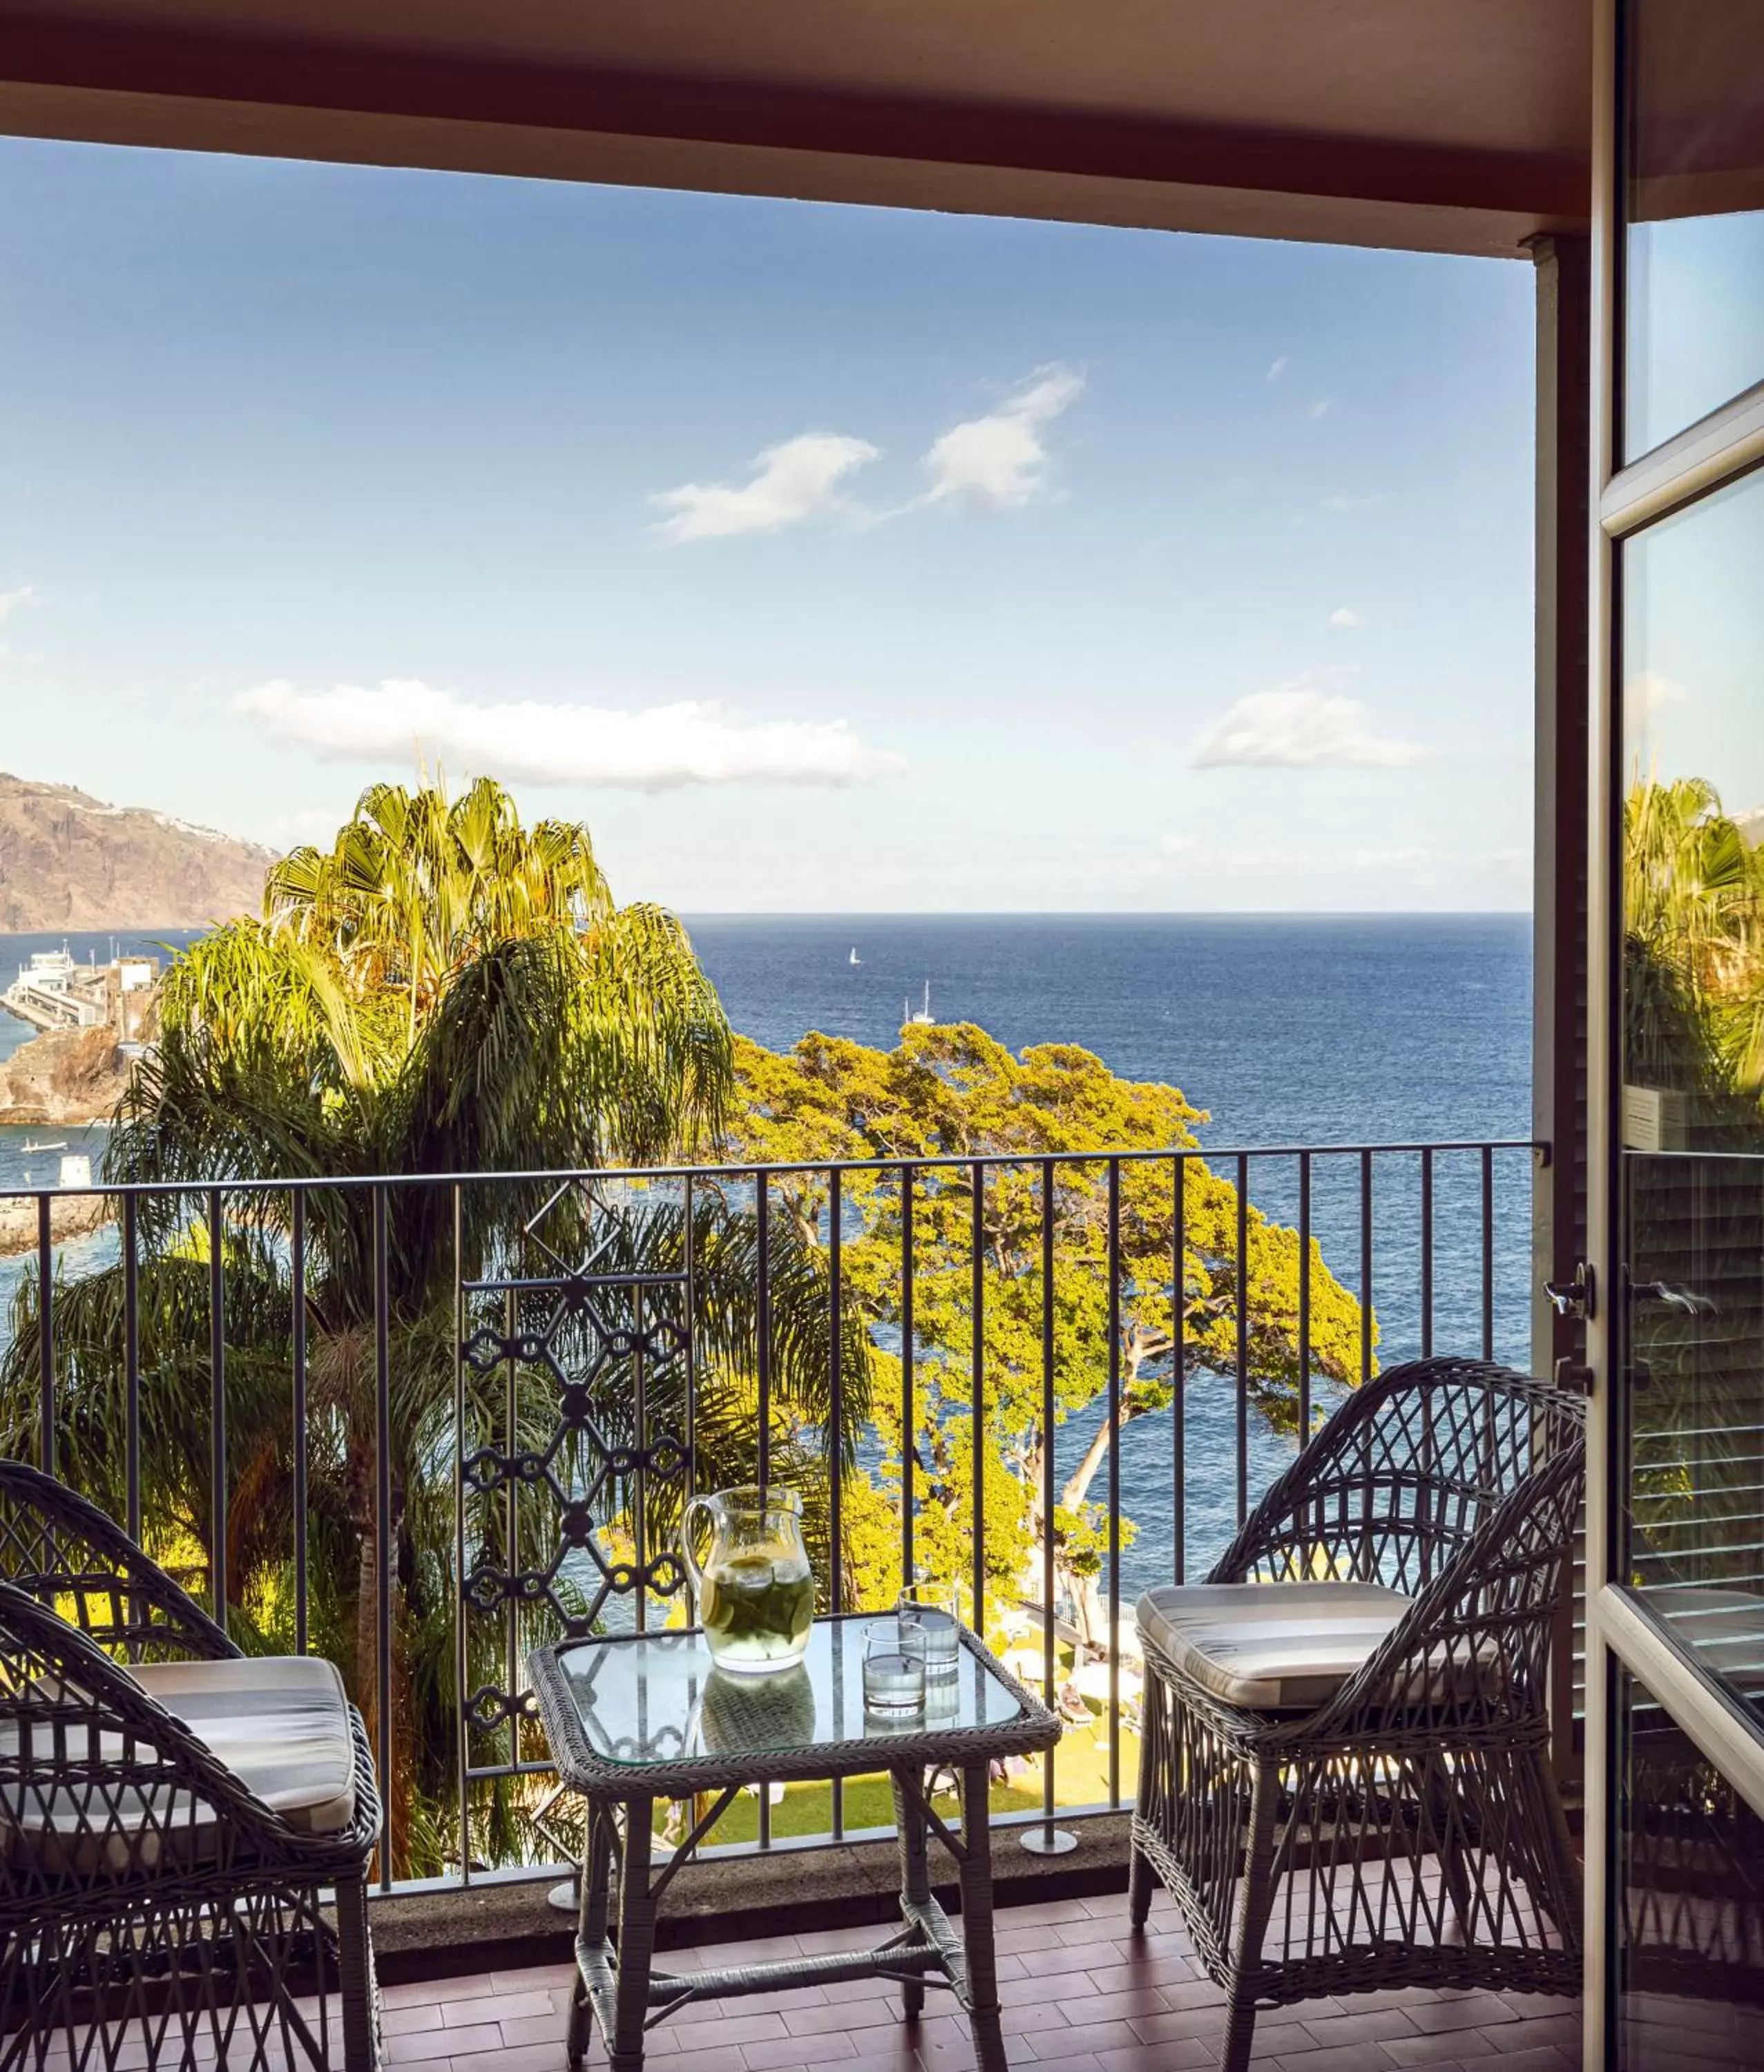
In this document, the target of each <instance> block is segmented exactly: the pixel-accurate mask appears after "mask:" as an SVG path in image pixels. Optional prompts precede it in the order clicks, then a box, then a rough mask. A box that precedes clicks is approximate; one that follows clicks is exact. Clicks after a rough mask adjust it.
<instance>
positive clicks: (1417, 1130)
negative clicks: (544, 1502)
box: [0, 915, 1531, 1592]
mask: <svg viewBox="0 0 1764 2072" xmlns="http://www.w3.org/2000/svg"><path fill="white" fill-rule="evenodd" d="M689 926H690V927H691V930H692V934H693V941H694V943H696V945H697V949H698V952H699V954H700V956H701V958H702V960H703V961H704V964H705V968H706V969H707V970H708V971H709V973H710V975H711V976H712V978H713V980H715V981H716V984H717V985H718V989H719V991H720V992H721V993H722V999H723V1002H724V1005H725V1006H726V1009H727V1010H728V1013H729V1016H730V1020H731V1021H732V1022H734V1026H736V1028H738V1030H742V1032H743V1033H744V1034H746V1035H749V1036H751V1037H753V1038H755V1039H756V1040H758V1041H759V1042H762V1043H764V1044H766V1045H767V1046H770V1047H772V1048H780V1047H784V1046H788V1045H789V1044H791V1043H792V1042H796V1040H797V1039H798V1038H800V1037H801V1036H802V1035H803V1034H805V1033H806V1032H807V1031H808V1030H812V1029H817V1030H822V1031H824V1032H825V1033H827V1034H834V1035H841V1036H847V1037H851V1038H855V1039H856V1040H857V1041H859V1042H866V1043H870V1044H874V1045H878V1046H891V1045H892V1044H893V1043H894V1042H895V1040H896V1039H897V1037H898V1031H899V1028H900V1025H901V1022H902V1018H903V1007H905V1008H907V1009H911V1010H916V1009H918V1008H919V1006H920V1005H921V1003H922V1001H923V998H924V992H925V988H926V987H927V985H928V986H929V987H930V991H931V1011H932V1013H933V1014H934V1015H935V1017H936V1019H937V1020H938V1021H940V1022H957V1021H963V1022H977V1023H979V1024H980V1025H981V1026H982V1027H984V1028H985V1029H987V1030H989V1031H990V1032H991V1033H992V1034H993V1035H994V1036H996V1037H997V1038H999V1039H1000V1040H1001V1042H1005V1043H1006V1044H1008V1045H1009V1046H1012V1047H1013V1048H1021V1047H1022V1046H1026V1045H1029V1044H1034V1043H1044V1042H1071V1043H1079V1044H1082V1045H1083V1046H1084V1047H1085V1048H1087V1049H1088V1050H1093V1051H1094V1052H1096V1054H1097V1055H1098V1056H1099V1057H1100V1058H1101V1059H1102V1060H1103V1061H1104V1063H1105V1064H1106V1065H1108V1067H1109V1068H1110V1069H1111V1070H1112V1071H1115V1072H1116V1073H1119V1074H1121V1075H1125V1076H1128V1077H1130V1078H1133V1079H1157V1080H1162V1081H1166V1082H1168V1083H1172V1084H1174V1085H1176V1086H1178V1087H1181V1089H1182V1091H1183V1093H1184V1094H1185V1095H1186V1096H1187V1097H1188V1099H1189V1100H1190V1103H1191V1104H1193V1105H1194V1106H1195V1107H1196V1108H1201V1109H1203V1110H1205V1111H1206V1112H1207V1115H1208V1116H1209V1118H1210V1120H1208V1121H1207V1122H1206V1123H1205V1124H1203V1125H1202V1126H1201V1128H1200V1130H1199V1136H1200V1139H1201V1141H1202V1142H1203V1145H1207V1147H1209V1148H1210V1149H1213V1148H1217V1149H1226V1148H1230V1149H1237V1148H1240V1147H1243V1148H1249V1147H1256V1146H1280V1145H1365V1144H1375V1143H1416V1142H1421V1141H1449V1140H1460V1139H1484V1138H1511V1139H1517V1140H1523V1139H1524V1138H1526V1137H1528V1135H1529V1133H1530V1128H1531V1122H1530V1102H1531V967H1530V957H1531V923H1530V920H1529V918H1528V917H1527V916H1524V915H1468V916H1465V915H1453V916H1445V917H1435V916H1427V917H1415V916H1404V915H1388V916H1371V917H1368V916H1353V917H1341V918H1331V917H1314V916H1306V917H1303V918H1294V917H1284V916H1269V917H1253V916H1252V917H1243V916H1228V917H1227V916H1221V917H1207V916H1199V917H1197V916H1178V915H1170V916H1162V915H1159V916H1121V917H1111V916H1065V915H1049V916H1034V915H1022V916H1018V915H1009V916H1001V915H965V916H964V915H954V916H943V915H937V916H927V915H863V916H861V917H858V918H841V917H838V916H824V915H817V916H812V917H799V916H789V917H775V916H767V915H750V916H727V915H716V916H711V915H706V916H702V917H700V918H697V919H690V917H689ZM62 939H63V938H61V937H60V936H55V937H48V936H35V937H20V936H12V937H6V936H0V972H4V973H6V976H7V977H8V978H10V972H11V968H12V967H13V966H14V965H16V964H19V963H20V962H22V961H23V960H24V959H25V958H26V957H27V956H28V955H29V954H30V953H31V952H32V951H33V950H36V949H44V948H52V947H56V946H58V945H59V944H60V942H61V940H62ZM169 939H171V941H172V942H174V943H177V942H181V941H183V940H185V939H187V938H184V937H182V936H171V937H170V938H169ZM112 940H113V939H112V938H111V937H109V936H108V935H105V936H93V935H79V936H72V937H68V938H67V941H68V947H69V948H70V949H72V952H74V954H75V955H76V956H79V957H80V958H82V959H83V958H84V957H85V956H87V955H88V954H91V953H95V954H96V955H97V956H98V957H99V959H100V960H103V959H104V958H105V957H106V956H108V955H109V952H110V944H111V942H112ZM157 941H158V939H157V938H154V937H153V936H152V935H147V936H144V937H134V938H126V939H121V941H120V942H119V947H123V948H146V949H149V950H151V949H153V948H154V947H155V944H156V942H157ZM853 949H855V950H856V951H857V956H858V960H859V961H858V962H857V964H855V965H854V964H852V962H851V961H850V958H851V952H852V951H853ZM30 1033H31V1032H30V1031H29V1030H27V1029H26V1028H25V1027H24V1026H23V1025H22V1024H20V1023H18V1022H13V1021H11V1020H10V1018H9V1017H6V1016H4V1015H3V1014H0V1057H3V1056H5V1055H6V1054H7V1053H8V1052H9V1051H10V1050H11V1049H12V1048H13V1047H14V1046H15V1044H16V1043H17V1042H21V1041H23V1040H24V1038H26V1037H27V1036H28V1035H29V1034H30ZM62 1138H65V1139H66V1140H67V1141H68V1148H69V1149H70V1150H78V1149H93V1150H94V1151H99V1152H101V1146H102V1141H103V1133H101V1132H97V1131H94V1132H85V1133H82V1132H78V1131H64V1130H59V1129H57V1130H52V1131H44V1130H19V1129H0V1188H3V1187H5V1186H8V1185H12V1186H19V1185H24V1184H30V1183H31V1182H35V1184H38V1185H41V1184H43V1182H44V1181H46V1180H47V1181H51V1182H52V1181H53V1179H54V1178H55V1174H54V1173H53V1172H52V1171H48V1170H44V1168H45V1161H44V1156H43V1154H40V1153H28V1152H27V1151H26V1150H25V1149H24V1148H23V1147H24V1145H26V1143H27V1142H33V1141H43V1140H45V1139H58V1140H59V1139H62ZM76 1138H77V1139H78V1140H79V1141H78V1142H77V1143H76V1141H75V1140H76ZM49 1162H50V1163H51V1164H52V1163H54V1162H56V1161H55V1160H53V1159H51V1160H50V1161H49ZM94 1163H95V1164H96V1163H97V1159H96V1157H95V1159H94ZM27 1175H28V1176H29V1179H28V1180H27ZM1480 1179H1481V1166H1480V1161H1479V1160H1478V1158H1477V1157H1475V1156H1474V1154H1471V1155H1467V1156H1464V1155H1460V1156H1452V1155H1447V1154H1443V1153H1442V1154H1441V1155H1440V1156H1439V1157H1438V1159H1437V1182H1436V1186H1437V1204H1436V1223H1435V1269H1434V1270H1435V1287H1436V1304H1435V1319H1434V1343H1435V1345H1436V1346H1437V1349H1438V1350H1441V1351H1444V1350H1466V1351H1474V1350H1478V1347H1479V1346H1480V1343H1481V1332H1482V1305H1481V1281H1480V1272H1481V1256H1482V1254H1481V1244H1482V1236H1481V1231H1482V1225H1481V1215H1480V1199H1479V1188H1480ZM1296 1181H1297V1174H1296V1167H1295V1164H1294V1161H1291V1160H1289V1159H1277V1158H1267V1159H1258V1160H1256V1161H1253V1162H1252V1166H1251V1192H1252V1199H1254V1200H1255V1201H1256V1202H1257V1204H1258V1205H1259V1206H1260V1207H1262V1208H1263V1209H1264V1210H1266V1211H1268V1212H1269V1214H1271V1215H1277V1216H1278V1217H1280V1218H1281V1219H1283V1220H1284V1219H1288V1218H1289V1217H1290V1216H1291V1215H1293V1214H1294V1213H1295V1211H1296ZM1529 1182H1530V1159H1529V1157H1528V1154H1527V1153H1524V1152H1523V1151H1515V1152H1511V1153H1502V1154H1500V1155H1499V1157H1497V1158H1496V1160H1495V1190H1494V1193H1495V1261H1494V1264H1495V1272H1494V1306H1495V1348H1496V1350H1497V1352H1498V1353H1499V1355H1501V1356H1502V1357H1503V1358H1506V1359H1511V1360H1513V1361H1515V1363H1519V1364H1522V1365H1523V1363H1525V1360H1526V1358H1527V1346H1528V1331H1529V1317H1528V1253H1529V1243H1530V1231H1529V1221H1528V1217H1529V1207H1528V1198H1529V1194H1528V1190H1529ZM1419 1188H1420V1161H1419V1160H1418V1158H1415V1157H1394V1156H1393V1157H1389V1158H1386V1159H1380V1160H1379V1161H1377V1163H1376V1165H1375V1192H1374V1210H1373V1235H1374V1240H1375V1244H1374V1259H1373V1279H1372V1290H1371V1292H1372V1296H1373V1300H1374V1304H1375V1310H1376V1313H1377V1316H1378V1319H1379V1325H1380V1359H1381V1360H1383V1361H1384V1363H1386V1364H1388V1363H1390V1362H1392V1360H1394V1359H1400V1358H1403V1357H1404V1356H1406V1355H1412V1354H1413V1353H1414V1352H1415V1351H1417V1350H1419V1346H1420V1340H1421V1313H1420V1283H1421V1262H1420V1258H1419V1254H1418V1245H1417V1239H1418V1231H1419ZM1313 1227H1314V1229H1315V1231H1316V1232H1317V1234H1318V1238H1319V1239H1320V1241H1321V1243H1322V1248H1323V1252H1324V1255H1325V1256H1326V1259H1327V1260H1328V1262H1329V1264H1330V1266H1331V1267H1332V1268H1334V1271H1335V1272H1336V1273H1337V1274H1338V1276H1340V1277H1341V1278H1342V1279H1343V1281H1346V1282H1347V1285H1350V1286H1351V1287H1352V1288H1354V1289H1356V1291H1357V1289H1358V1287H1359V1268H1360V1223H1359V1161H1358V1160H1357V1159H1354V1158H1344V1159H1341V1160H1334V1161H1331V1160H1319V1161H1317V1166H1316V1176H1315V1180H1314V1211H1313ZM100 1243H101V1241H100ZM91 1256H92V1257H93V1258H94V1259H95V1258H96V1257H97V1256H100V1253H99V1252H92V1254H91ZM68 1264H69V1265H70V1267H72V1268H75V1269H76V1270H77V1269H78V1268H79V1267H80V1265H81V1264H84V1259H83V1258H70V1260H69V1261H68ZM18 1272H19V1267H18V1264H16V1263H6V1262H0V1301H3V1300H4V1298H5V1297H6V1293H7V1292H8V1289H9V1288H10V1285H11V1284H12V1283H13V1282H14V1281H15V1280H16V1278H17V1274H18ZM3 1329H4V1326H3V1323H0V1330H3ZM1098 1415H1100V1411H1098V1412H1092V1415H1091V1416H1090V1417H1089V1418H1086V1419H1080V1420H1075V1422H1074V1424H1072V1425H1071V1426H1070V1427H1068V1428H1067V1430H1066V1432H1065V1433H1064V1434H1063V1438H1062V1443H1061V1447H1060V1460H1061V1464H1062V1466H1063V1465H1064V1463H1065V1461H1067V1459H1068V1458H1070V1459H1072V1460H1075V1459H1076V1457H1078V1454H1079V1451H1080V1450H1081V1449H1082V1447H1083V1445H1084V1443H1085V1442H1086V1441H1087V1439H1088V1435H1089V1432H1090V1429H1092V1424H1093V1422H1094V1420H1095V1418H1096V1416H1098ZM1186 1426H1187V1448H1186V1477H1185V1482H1184V1487H1185V1492H1186V1521H1187V1523H1186V1547H1185V1550H1184V1552H1185V1556H1186V1566H1187V1572H1188V1573H1189V1574H1190V1576H1193V1575H1197V1574H1199V1573H1201V1572H1203V1570H1204V1568H1205V1565H1206V1564H1207V1562H1208V1561H1209V1560H1211V1557H1212V1556H1213V1555H1214V1554H1215V1552H1217V1551H1218V1550H1219V1548H1220V1546H1222V1544H1223V1542H1224V1540H1226V1539H1227V1538H1228V1537H1229V1535H1230V1532H1231V1531H1232V1527H1233V1525H1234V1523H1235V1516H1236V1504H1235V1453H1234V1447H1235V1409H1234V1402H1233V1392H1232V1386H1231V1384H1230V1383H1229V1382H1228V1381H1227V1380H1224V1379H1216V1380H1214V1379H1202V1380H1200V1381H1198V1382H1196V1383H1194V1384H1193V1385H1191V1387H1190V1390H1189V1392H1188V1395H1187V1398H1186ZM1171 1429H1172V1428H1171V1421H1170V1419H1169V1417H1167V1416H1164V1417H1155V1418H1148V1419H1145V1420H1141V1421H1140V1422H1137V1423H1136V1424H1133V1426H1131V1427H1130V1428H1129V1429H1128V1430H1127V1431H1126V1432H1125V1434H1124V1436H1123V1440H1122V1448H1121V1466H1120V1482H1121V1495H1122V1505H1123V1508H1124V1510H1125V1512H1126V1514H1127V1515H1128V1516H1129V1517H1130V1518H1131V1519H1133V1521H1134V1523H1135V1526H1136V1528H1137V1536H1136V1538H1135V1540H1134V1541H1133V1545H1132V1547H1131V1548H1130V1549H1129V1551H1128V1552H1127V1553H1126V1554H1125V1556H1124V1559H1123V1562H1122V1577H1121V1583H1122V1587H1123V1589H1124V1590H1125V1591H1128V1592H1131V1591H1133V1590H1134V1589H1138V1588H1140V1587H1142V1586H1143V1585H1145V1584H1146V1583H1148V1582H1150V1581H1158V1580H1162V1579H1164V1578H1166V1577H1168V1576H1169V1575H1170V1573H1171V1572H1172V1569H1173V1567H1174V1552H1175V1550H1174V1545H1173V1538H1172V1531H1171V1523H1170V1521H1171V1518H1172V1515H1173V1508H1174V1507H1173V1500H1172V1491H1171V1475H1172V1464H1171ZM1291 1447H1292V1442H1291V1441H1288V1440H1284V1439H1282V1438H1281V1437H1278V1436H1277V1435H1276V1434H1274V1433H1272V1432H1269V1431H1266V1430H1264V1429H1259V1428H1258V1429H1255V1430H1253V1431H1252V1441H1251V1457H1250V1479H1251V1486H1252V1494H1253V1493H1254V1491H1255V1490H1258V1489H1260V1487H1262V1486H1264V1485H1265V1483H1266V1482H1268V1481H1269V1479H1271V1478H1272V1477H1273V1475H1274V1474H1276V1473H1277V1472H1278V1470H1279V1469H1280V1467H1281V1466H1282V1465H1283V1464H1284V1462H1285V1460H1286V1459H1287V1458H1289V1457H1290V1453H1291ZM1100 1490H1101V1484H1100V1482H1099V1484H1098V1487H1097V1492H1096V1493H1097V1494H1100Z"/></svg>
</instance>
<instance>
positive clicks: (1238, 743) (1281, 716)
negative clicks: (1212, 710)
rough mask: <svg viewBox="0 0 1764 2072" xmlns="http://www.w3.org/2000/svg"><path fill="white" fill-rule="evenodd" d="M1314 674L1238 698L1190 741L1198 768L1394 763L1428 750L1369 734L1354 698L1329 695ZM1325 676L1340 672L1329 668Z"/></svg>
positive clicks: (1413, 759) (1363, 711) (1397, 764)
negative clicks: (1225, 711) (1330, 670)
mask: <svg viewBox="0 0 1764 2072" xmlns="http://www.w3.org/2000/svg"><path fill="white" fill-rule="evenodd" d="M1324 680H1326V681H1334V680H1338V678H1337V677H1336V676H1334V675H1333V674H1332V673H1326V676H1325V678H1324ZM1426 753H1427V751H1426V750H1425V749H1424V748H1422V747H1421V746H1418V745H1417V743H1416V742H1410V741H1393V740H1391V739H1389V738H1387V737H1385V736H1383V735H1380V734H1374V733H1373V732H1372V731H1371V729H1370V728H1369V726H1367V709H1366V707H1365V706H1364V705H1362V704H1361V703H1360V702H1359V700H1358V699H1357V698H1344V697H1331V696H1330V694H1329V693H1328V692H1327V691H1326V690H1322V689H1318V687H1317V678H1316V677H1315V676H1301V677H1297V678H1296V679H1295V680H1293V682H1292V683H1289V684H1283V685H1281V686H1280V687H1279V689H1276V690H1272V691H1254V692H1252V693H1251V694H1250V695H1249V696H1248V697H1244V698H1240V699H1239V700H1238V701H1237V702H1236V705H1233V706H1232V708H1231V709H1230V711H1229V712H1227V713H1224V714H1223V715H1222V716H1221V717H1219V719H1218V720H1216V721H1215V722H1214V723H1213V725H1212V726H1210V727H1209V728H1208V729H1207V731H1206V733H1205V734H1203V735H1202V736H1201V738H1200V739H1199V741H1198V742H1196V743H1195V753H1194V755H1193V758H1192V760H1193V762H1194V763H1195V767H1196V768H1197V769H1201V770H1219V769H1224V768H1227V767H1232V766H1233V765H1238V766H1244V767H1252V768H1264V769H1267V768H1277V769H1287V770H1309V769H1315V768H1317V767H1319V766H1321V765H1323V764H1334V765H1336V766H1338V767H1351V768H1355V769H1362V770H1371V769H1396V768H1398V767H1402V766H1404V765H1405V764H1408V763H1419V762H1421V760H1422V759H1423V758H1424V757H1425V754H1426Z"/></svg>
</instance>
